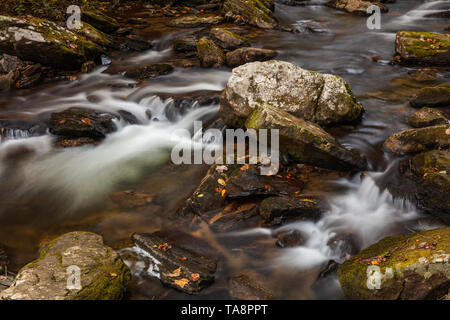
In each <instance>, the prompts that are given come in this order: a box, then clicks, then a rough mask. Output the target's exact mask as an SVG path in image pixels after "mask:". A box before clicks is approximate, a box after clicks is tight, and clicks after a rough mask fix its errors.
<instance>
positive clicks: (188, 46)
mask: <svg viewBox="0 0 450 320" xmlns="http://www.w3.org/2000/svg"><path fill="white" fill-rule="evenodd" d="M172 44H173V49H174V50H175V51H177V52H193V51H197V39H195V38H194V37H183V38H178V39H175V40H173V42H172Z"/></svg>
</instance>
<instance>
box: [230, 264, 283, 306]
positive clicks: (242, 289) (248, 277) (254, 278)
mask: <svg viewBox="0 0 450 320" xmlns="http://www.w3.org/2000/svg"><path fill="white" fill-rule="evenodd" d="M267 283H268V281H267V278H266V277H264V276H263V275H261V274H260V273H257V272H255V271H253V270H244V271H242V272H241V273H240V274H238V275H236V276H234V277H232V278H231V279H230V284H229V285H230V295H231V296H232V297H233V298H235V299H238V300H273V299H275V296H274V294H273V292H272V290H271V289H270V288H268V287H267Z"/></svg>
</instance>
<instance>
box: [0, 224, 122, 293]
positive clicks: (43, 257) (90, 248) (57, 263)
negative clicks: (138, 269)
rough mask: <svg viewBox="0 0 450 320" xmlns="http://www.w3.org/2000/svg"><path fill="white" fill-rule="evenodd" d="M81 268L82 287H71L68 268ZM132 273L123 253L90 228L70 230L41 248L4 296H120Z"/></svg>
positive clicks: (5, 291)
mask: <svg viewBox="0 0 450 320" xmlns="http://www.w3.org/2000/svg"><path fill="white" fill-rule="evenodd" d="M70 266H78V267H79V268H80V269H81V289H68V288H67V284H68V276H69V273H68V271H67V268H69V267H70ZM130 278H131V275H130V270H129V269H128V267H127V266H126V265H125V264H124V263H123V262H122V260H121V258H120V257H119V255H118V254H117V253H116V252H115V251H114V250H113V249H111V248H110V247H107V246H105V245H104V244H103V239H102V237H101V236H99V235H97V234H94V233H89V232H71V233H67V234H65V235H63V236H61V237H59V238H57V239H55V240H53V241H51V242H49V243H48V244H46V245H44V246H43V247H42V248H41V250H40V255H39V258H38V259H37V260H35V261H32V262H31V263H29V264H27V265H26V266H25V267H23V268H22V269H21V270H20V271H19V273H18V275H17V277H16V279H15V280H14V283H13V284H12V286H11V287H10V288H8V289H6V290H4V291H3V292H1V293H0V299H3V300H117V299H121V298H122V297H123V295H124V293H125V290H126V286H127V284H128V282H129V281H130Z"/></svg>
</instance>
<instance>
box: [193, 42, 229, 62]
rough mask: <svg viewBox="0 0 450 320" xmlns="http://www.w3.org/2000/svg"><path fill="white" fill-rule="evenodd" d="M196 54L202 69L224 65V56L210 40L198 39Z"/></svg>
mask: <svg viewBox="0 0 450 320" xmlns="http://www.w3.org/2000/svg"><path fill="white" fill-rule="evenodd" d="M197 54H198V57H199V58H200V63H201V65H202V67H203V68H211V67H220V66H222V65H224V64H225V55H224V53H223V52H222V50H221V49H220V48H219V47H218V46H217V45H216V44H215V43H214V42H212V41H211V40H208V39H204V38H203V39H200V40H199V41H198V43H197Z"/></svg>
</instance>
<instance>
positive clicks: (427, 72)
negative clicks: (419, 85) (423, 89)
mask: <svg viewBox="0 0 450 320" xmlns="http://www.w3.org/2000/svg"><path fill="white" fill-rule="evenodd" d="M408 74H409V75H410V76H411V77H412V78H413V79H414V80H416V81H418V82H425V81H434V80H436V79H437V78H438V73H437V72H436V71H435V70H433V69H430V68H422V69H417V70H409V71H408Z"/></svg>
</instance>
